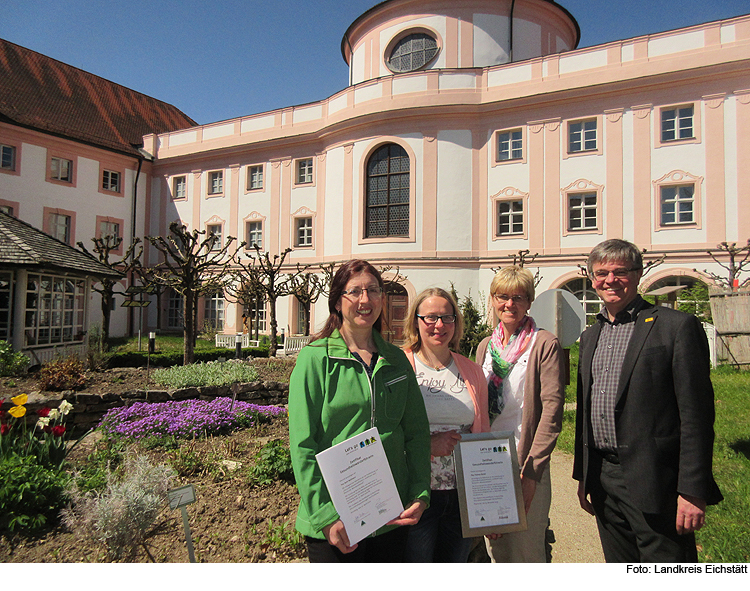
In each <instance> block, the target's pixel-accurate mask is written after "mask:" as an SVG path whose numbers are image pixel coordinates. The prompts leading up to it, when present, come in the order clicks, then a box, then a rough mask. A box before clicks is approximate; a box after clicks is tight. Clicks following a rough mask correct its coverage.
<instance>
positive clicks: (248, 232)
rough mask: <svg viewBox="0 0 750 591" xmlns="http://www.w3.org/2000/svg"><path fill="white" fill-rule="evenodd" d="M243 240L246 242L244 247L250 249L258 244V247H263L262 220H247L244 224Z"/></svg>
mask: <svg viewBox="0 0 750 591" xmlns="http://www.w3.org/2000/svg"><path fill="white" fill-rule="evenodd" d="M245 236H246V238H245V242H246V243H247V244H246V246H245V248H247V249H251V248H255V245H256V244H257V245H258V248H260V249H262V248H263V222H247V224H245Z"/></svg>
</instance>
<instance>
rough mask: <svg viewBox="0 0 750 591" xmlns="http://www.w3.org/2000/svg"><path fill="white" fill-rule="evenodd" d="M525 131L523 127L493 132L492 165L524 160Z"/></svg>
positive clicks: (523, 161)
mask: <svg viewBox="0 0 750 591" xmlns="http://www.w3.org/2000/svg"><path fill="white" fill-rule="evenodd" d="M525 136H526V133H525V130H524V127H515V128H510V129H501V130H499V131H496V132H495V138H494V140H495V141H494V142H493V143H494V147H495V157H494V162H493V165H497V164H507V163H514V164H519V163H525V162H526V137H525Z"/></svg>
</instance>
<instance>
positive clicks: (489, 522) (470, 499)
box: [454, 432, 526, 538]
mask: <svg viewBox="0 0 750 591" xmlns="http://www.w3.org/2000/svg"><path fill="white" fill-rule="evenodd" d="M515 443H516V442H515V438H514V437H513V433H511V432H503V433H475V434H466V435H463V436H462V438H461V441H460V442H459V444H458V445H457V446H456V448H455V450H454V454H455V459H456V481H457V485H458V492H459V504H460V508H461V529H462V533H463V536H464V537H465V538H469V537H475V536H480V535H485V534H488V533H503V532H511V531H521V530H525V529H526V512H525V510H524V506H523V494H522V492H521V479H520V475H519V472H518V457H517V455H516V445H515Z"/></svg>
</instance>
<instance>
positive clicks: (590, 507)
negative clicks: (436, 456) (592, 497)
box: [578, 480, 594, 515]
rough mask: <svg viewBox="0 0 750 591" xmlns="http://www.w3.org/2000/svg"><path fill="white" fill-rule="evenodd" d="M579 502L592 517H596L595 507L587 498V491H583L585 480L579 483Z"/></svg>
mask: <svg viewBox="0 0 750 591" xmlns="http://www.w3.org/2000/svg"><path fill="white" fill-rule="evenodd" d="M578 502H579V503H580V505H581V509H583V510H584V511H586V513H589V514H590V515H594V506H593V505H592V504H591V503H590V502H589V500H588V499H587V498H586V491H585V490H584V489H583V480H579V481H578Z"/></svg>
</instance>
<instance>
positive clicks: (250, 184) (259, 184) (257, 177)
mask: <svg viewBox="0 0 750 591" xmlns="http://www.w3.org/2000/svg"><path fill="white" fill-rule="evenodd" d="M246 171H247V185H246V192H250V191H261V190H262V189H263V186H264V177H265V171H264V166H263V165H262V164H251V165H249V166H247V167H246Z"/></svg>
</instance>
